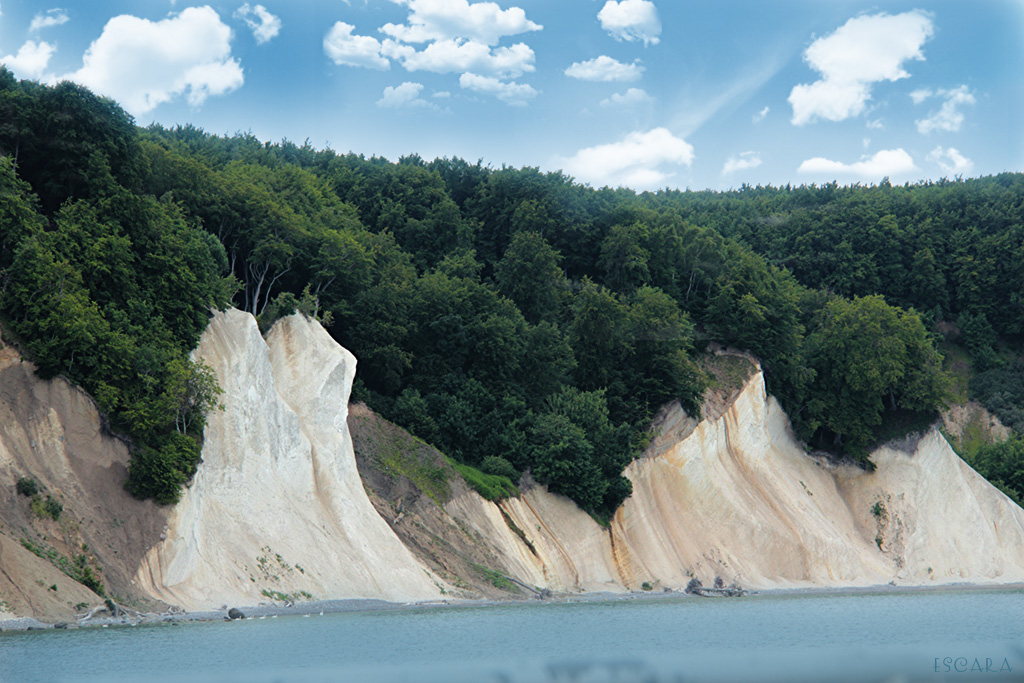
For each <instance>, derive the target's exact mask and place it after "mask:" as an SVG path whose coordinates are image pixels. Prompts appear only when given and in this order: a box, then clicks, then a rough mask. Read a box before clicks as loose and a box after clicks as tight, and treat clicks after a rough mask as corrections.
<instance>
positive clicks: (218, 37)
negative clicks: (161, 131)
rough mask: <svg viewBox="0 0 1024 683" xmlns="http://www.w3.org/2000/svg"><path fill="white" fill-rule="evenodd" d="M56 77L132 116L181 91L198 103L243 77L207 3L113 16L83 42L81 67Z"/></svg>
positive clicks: (225, 29)
mask: <svg viewBox="0 0 1024 683" xmlns="http://www.w3.org/2000/svg"><path fill="white" fill-rule="evenodd" d="M62 78H66V79H68V80H72V81H75V82H77V83H81V84H82V85H85V86H87V87H89V88H92V89H93V90H95V91H96V92H98V93H102V94H103V95H107V96H109V97H112V98H114V99H115V100H117V101H118V102H120V103H121V105H122V106H124V108H125V109H127V110H128V111H129V112H131V113H132V114H134V115H135V116H141V115H143V114H146V113H148V112H150V111H152V110H153V109H154V108H155V107H157V106H159V105H160V104H162V103H164V102H169V101H171V100H173V99H174V98H176V97H177V96H179V95H182V94H184V95H185V96H186V98H187V100H188V102H189V104H191V105H192V106H194V107H198V106H200V105H201V104H202V103H203V102H205V101H206V98H207V97H209V96H211V95H223V94H226V93H229V92H231V91H232V90H235V89H236V88H239V87H241V86H242V84H243V83H244V81H245V79H244V76H243V73H242V66H241V64H239V62H238V60H237V59H233V58H232V57H231V29H230V28H229V27H228V26H227V25H225V24H224V23H222V22H221V20H220V16H219V15H218V14H217V13H216V12H215V11H214V10H213V9H211V8H210V7H189V8H188V9H185V10H184V11H182V12H181V13H180V14H177V15H173V16H171V17H169V18H167V19H163V20H161V21H156V22H154V21H149V20H147V19H139V18H138V17H133V16H130V15H121V16H117V17H114V18H112V19H110V21H108V22H107V24H106V26H104V27H103V33H102V34H101V35H100V37H99V38H97V39H96V40H95V41H94V42H93V43H92V45H90V46H89V49H88V50H87V51H86V53H85V56H84V58H83V65H82V68H81V69H79V70H78V71H76V72H74V73H70V74H67V75H65V76H63V77H62Z"/></svg>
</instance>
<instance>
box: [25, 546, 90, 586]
mask: <svg viewBox="0 0 1024 683" xmlns="http://www.w3.org/2000/svg"><path fill="white" fill-rule="evenodd" d="M21 545H22V546H23V547H24V548H25V549H26V550H28V551H29V552H31V553H34V554H35V555H36V556H37V557H41V558H42V559H44V560H47V561H49V562H50V564H52V565H53V566H54V567H56V568H57V569H59V570H61V571H62V572H64V574H66V575H67V576H68V577H70V578H72V579H74V580H75V581H77V582H78V583H80V584H82V585H83V586H85V587H86V588H88V589H89V590H91V591H92V592H93V593H95V594H96V595H99V596H100V597H106V595H107V593H106V590H105V589H104V588H103V582H102V581H101V580H100V578H99V576H97V575H96V570H95V569H94V568H93V566H92V565H91V564H90V563H89V558H88V557H87V556H86V555H85V553H80V554H78V555H75V556H74V557H73V558H70V559H69V558H67V557H65V556H64V555H61V554H60V553H59V552H57V549H56V548H54V547H52V546H48V545H45V544H37V543H33V542H32V541H30V540H28V539H27V538H23V539H21Z"/></svg>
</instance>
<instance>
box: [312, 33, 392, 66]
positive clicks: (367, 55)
mask: <svg viewBox="0 0 1024 683" xmlns="http://www.w3.org/2000/svg"><path fill="white" fill-rule="evenodd" d="M353 30H355V26H353V25H352V24H346V23H345V22H344V21H339V22H337V23H335V24H334V26H332V27H331V30H330V31H328V32H327V35H326V36H324V53H325V54H326V55H327V56H328V57H330V58H331V61H332V62H334V63H335V64H337V65H339V66H361V67H364V68H367V69H379V70H381V71H386V70H387V69H390V68H391V62H389V61H388V60H387V59H386V58H384V57H383V56H382V55H381V43H380V41H379V40H377V39H376V38H374V37H372V36H356V35H352V31H353Z"/></svg>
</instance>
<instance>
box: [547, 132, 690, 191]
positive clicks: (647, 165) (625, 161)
mask: <svg viewBox="0 0 1024 683" xmlns="http://www.w3.org/2000/svg"><path fill="white" fill-rule="evenodd" d="M558 163H560V164H561V165H562V169H563V170H564V171H566V172H567V173H569V174H570V175H572V176H574V177H576V178H577V179H578V180H582V181H583V182H588V183H590V184H592V185H595V186H605V185H610V186H624V187H631V188H633V189H637V190H645V189H655V188H657V187H659V186H662V185H663V183H664V182H665V181H666V180H668V179H669V178H671V177H672V176H673V175H674V173H673V172H671V171H668V170H665V168H664V167H666V166H677V167H678V166H689V165H690V164H691V163H693V145H691V144H690V143H688V142H686V140H683V139H682V138H677V137H676V136H675V135H673V134H672V133H671V132H670V131H669V130H667V129H665V128H655V129H653V130H650V131H647V132H646V133H643V132H639V131H638V132H634V133H630V134H629V135H627V136H626V137H625V138H624V139H622V140H620V141H619V142H613V143H610V144H607V145H598V146H596V147H587V148H585V149H581V150H580V151H578V152H577V153H576V154H575V155H573V156H572V157H569V158H568V159H559V160H558Z"/></svg>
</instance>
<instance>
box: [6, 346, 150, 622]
mask: <svg viewBox="0 0 1024 683" xmlns="http://www.w3.org/2000/svg"><path fill="white" fill-rule="evenodd" d="M128 460H129V456H128V449H127V447H126V446H125V444H124V443H122V442H121V441H120V440H118V439H116V438H114V437H113V436H111V435H110V434H109V433H108V432H107V431H106V430H105V429H104V427H103V424H102V420H101V418H100V415H99V413H98V412H97V410H96V406H95V404H94V403H93V401H92V399H91V398H89V396H87V395H86V394H85V393H84V392H83V391H81V390H80V389H78V388H76V387H74V386H72V385H71V384H69V383H68V382H67V381H65V380H64V379H62V378H59V377H58V378H56V379H53V380H41V379H39V378H38V377H37V376H36V374H35V368H34V366H33V365H32V363H30V362H28V361H25V360H23V359H22V358H21V356H20V354H19V353H18V352H17V351H16V350H15V349H14V348H13V347H11V346H5V345H4V343H3V341H2V340H0V612H3V611H4V610H5V607H6V609H7V610H8V611H10V612H12V613H14V614H17V615H19V616H34V617H37V618H40V619H45V620H50V621H57V620H69V619H71V618H72V617H73V616H74V614H75V613H76V612H81V611H83V607H82V606H83V605H84V606H88V607H92V606H94V605H96V604H101V603H102V597H101V596H99V595H97V594H96V593H94V592H93V591H91V590H90V589H88V588H86V587H85V586H84V585H82V584H81V583H79V582H78V581H75V580H74V579H73V578H71V577H70V576H69V575H68V574H69V573H70V574H74V573H76V571H80V569H79V568H78V567H76V561H77V562H78V563H80V564H81V566H82V567H88V568H89V570H90V571H91V572H92V575H93V576H94V577H95V578H96V579H98V580H99V581H100V582H101V583H102V585H103V590H104V592H105V593H106V594H107V595H110V596H113V597H114V598H115V599H116V600H117V601H118V602H119V603H122V604H131V605H133V606H136V607H156V605H153V604H150V603H149V602H148V599H147V594H146V593H145V592H143V591H141V590H140V589H139V588H138V587H137V586H135V585H133V582H132V578H133V577H134V575H135V572H136V570H137V568H138V566H139V563H140V562H141V560H142V558H143V556H144V555H145V553H146V552H147V551H148V550H149V548H151V547H152V546H153V544H155V543H156V542H157V541H158V540H159V536H160V534H161V532H162V530H163V527H164V523H165V517H166V514H167V512H168V511H167V510H165V509H163V508H160V507H159V506H157V505H155V504H154V503H152V502H151V501H139V500H135V499H134V498H132V497H131V496H129V495H128V494H127V493H126V492H125V490H124V488H123V484H124V481H125V479H126V478H127V466H128ZM22 478H26V479H31V480H32V481H34V482H35V484H36V486H37V487H38V489H39V493H38V494H37V495H38V497H39V498H38V500H39V501H41V502H43V501H45V500H46V499H47V498H50V499H52V500H53V501H54V502H55V503H56V505H59V508H60V512H59V514H58V515H57V518H56V519H54V518H52V517H51V516H48V515H47V514H40V512H39V510H40V509H41V508H40V507H39V506H38V504H37V506H36V509H35V510H33V506H32V502H31V499H30V497H28V496H23V495H20V494H19V493H18V492H17V490H16V485H17V482H18V480H19V479H22ZM30 548H31V549H32V551H30V550H29V549H30ZM59 567H64V569H65V570H66V571H60V569H59Z"/></svg>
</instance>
